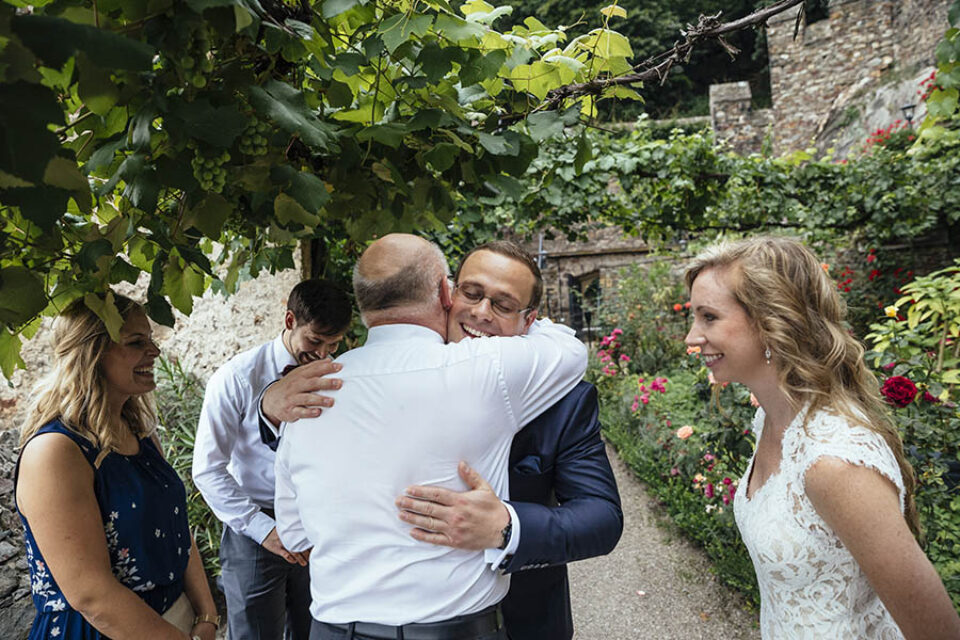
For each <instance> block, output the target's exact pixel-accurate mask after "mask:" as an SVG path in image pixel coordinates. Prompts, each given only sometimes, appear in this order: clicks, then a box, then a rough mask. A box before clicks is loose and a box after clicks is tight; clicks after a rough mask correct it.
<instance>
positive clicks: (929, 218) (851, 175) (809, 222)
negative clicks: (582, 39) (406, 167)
mask: <svg viewBox="0 0 960 640" xmlns="http://www.w3.org/2000/svg"><path fill="white" fill-rule="evenodd" d="M645 123H646V121H645V120H643V119H641V120H640V121H639V122H638V124H637V127H636V128H635V129H634V130H632V131H629V132H625V133H621V134H609V133H604V132H595V131H585V132H580V133H572V132H571V133H568V134H566V135H567V139H566V142H565V143H563V144H560V143H554V144H549V145H546V146H545V147H544V148H543V149H542V150H541V153H540V155H539V156H538V157H537V158H536V159H535V160H534V161H533V162H532V163H531V165H530V168H529V169H528V170H527V172H526V174H525V176H524V177H523V181H522V183H521V184H520V185H519V186H518V187H517V189H518V190H519V191H520V192H522V194H523V195H522V196H521V197H520V198H518V199H517V200H516V201H514V200H507V199H506V198H503V199H501V200H493V199H489V198H483V199H476V200H474V201H468V202H467V203H466V204H465V205H464V207H463V209H464V211H466V212H470V211H474V210H477V211H479V210H481V209H483V208H484V207H490V206H491V205H493V206H497V207H499V208H500V209H499V211H498V212H497V213H496V215H497V216H499V219H506V220H508V221H509V224H510V225H511V226H512V227H513V228H514V229H515V230H516V231H517V232H519V233H526V234H530V233H532V232H533V231H534V230H535V229H538V228H543V227H553V228H554V229H558V230H563V231H565V232H567V234H568V235H569V236H575V235H576V234H577V233H578V232H582V231H585V230H587V229H589V228H590V225H591V224H597V225H609V224H616V225H621V226H622V227H623V228H624V229H625V230H626V231H628V232H632V233H638V234H640V235H642V236H643V238H644V239H645V240H647V241H648V242H652V243H655V242H656V241H657V240H658V239H661V240H677V239H683V238H686V237H688V236H691V235H693V234H695V233H697V232H700V233H704V234H714V233H723V232H747V231H753V230H774V229H792V230H795V231H796V232H797V233H801V234H808V235H810V236H811V237H814V238H829V237H832V236H836V235H837V234H842V233H848V232H849V233H855V234H858V235H859V237H860V238H861V239H862V240H863V242H865V243H868V244H872V245H876V244H880V243H883V242H885V241H888V240H892V239H896V238H906V237H916V236H921V235H923V234H925V233H929V232H931V231H933V230H935V229H945V230H947V232H948V233H950V231H949V230H950V229H952V228H957V226H958V222H960V154H958V153H943V154H939V155H936V156H932V157H924V158H920V157H917V156H915V155H911V154H909V153H908V152H906V151H905V150H904V149H902V148H896V147H885V146H880V145H876V146H873V147H871V148H870V149H869V150H868V152H867V153H865V154H864V155H862V156H859V157H856V158H851V159H849V160H843V161H835V160H834V159H832V158H830V157H823V158H816V157H814V156H813V155H811V154H810V153H807V152H795V153H793V154H790V155H788V156H785V157H782V158H771V157H768V156H765V155H760V154H754V155H750V156H746V157H744V156H738V155H736V154H733V153H730V152H728V151H727V150H726V149H724V148H723V147H718V146H717V145H716V144H715V142H714V140H713V136H712V134H711V133H710V132H702V131H701V132H693V133H683V132H681V131H675V132H674V133H673V134H672V135H670V136H669V137H668V138H667V139H661V138H657V137H655V136H654V134H653V133H652V132H651V131H650V130H649V129H648V128H647V126H646V124H645Z"/></svg>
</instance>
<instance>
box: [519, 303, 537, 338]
mask: <svg viewBox="0 0 960 640" xmlns="http://www.w3.org/2000/svg"><path fill="white" fill-rule="evenodd" d="M536 319H537V310H536V309H534V310H533V311H528V312H527V317H526V318H525V319H524V321H523V331H522V332H521V333H526V332H527V331H529V330H530V325H532V324H533V321H534V320H536Z"/></svg>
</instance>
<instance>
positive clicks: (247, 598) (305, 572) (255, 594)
mask: <svg viewBox="0 0 960 640" xmlns="http://www.w3.org/2000/svg"><path fill="white" fill-rule="evenodd" d="M220 566H221V569H222V572H223V576H222V580H223V590H224V594H225V595H226V599H227V630H228V633H229V637H230V640H283V639H284V638H285V639H286V640H308V639H309V637H310V624H311V622H312V618H311V616H310V570H309V567H301V566H300V565H298V564H290V563H289V562H287V561H286V560H284V559H283V558H281V557H280V556H278V555H276V554H274V553H271V552H270V551H267V550H266V549H264V548H263V547H262V546H260V545H259V544H257V543H256V542H254V541H253V540H251V539H250V538H248V537H247V536H245V535H242V534H239V533H237V532H235V531H233V530H232V529H231V528H230V527H226V526H225V527H224V528H223V539H222V540H221V542H220ZM284 629H286V633H284Z"/></svg>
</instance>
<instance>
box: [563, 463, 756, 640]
mask: <svg viewBox="0 0 960 640" xmlns="http://www.w3.org/2000/svg"><path fill="white" fill-rule="evenodd" d="M607 454H608V455H609V457H610V463H611V464H612V465H613V470H614V473H615V475H616V477H617V484H618V485H619V487H620V498H621V500H622V502H623V519H624V528H623V537H622V538H621V539H620V543H619V544H618V545H617V548H616V549H614V550H613V552H612V553H611V554H609V555H607V556H602V557H600V558H592V559H590V560H583V561H581V562H574V563H573V564H571V565H570V581H571V587H570V588H571V593H572V600H573V620H574V626H575V628H576V630H577V631H576V635H575V638H576V639H577V640H647V639H649V640H674V639H675V640H694V639H698V638H702V639H704V640H707V639H709V640H754V639H758V638H760V631H759V629H757V622H756V621H757V617H756V615H755V614H753V613H749V612H747V611H746V610H744V608H743V600H742V598H740V597H739V595H738V594H736V593H735V592H733V591H732V590H731V589H729V588H727V587H725V586H723V585H721V584H720V583H718V582H717V581H716V579H715V578H714V577H713V576H712V575H711V574H710V572H709V567H710V561H709V560H708V559H707V557H706V556H705V555H704V554H703V552H702V551H700V550H699V549H697V548H696V547H694V546H693V545H691V544H689V543H687V542H686V541H685V540H683V539H682V538H681V537H680V535H679V533H676V532H674V531H671V530H670V524H669V520H668V518H667V516H666V515H665V514H663V512H662V511H661V510H660V508H659V507H658V506H657V503H656V501H655V500H654V499H653V498H651V497H650V496H649V495H647V493H646V491H645V490H644V487H643V485H642V484H641V483H640V481H639V480H637V478H636V477H635V476H634V475H633V473H632V472H631V471H630V469H629V468H628V467H627V466H626V465H625V464H624V463H623V462H622V461H621V460H620V458H619V456H617V454H616V451H615V450H614V449H613V448H612V447H610V446H609V445H608V447H607ZM638 592H640V593H638ZM641 593H642V595H641Z"/></svg>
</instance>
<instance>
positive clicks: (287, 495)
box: [273, 442, 313, 551]
mask: <svg viewBox="0 0 960 640" xmlns="http://www.w3.org/2000/svg"><path fill="white" fill-rule="evenodd" d="M285 444H286V443H285V442H281V443H280V447H279V449H278V450H277V457H276V460H275V461H274V463H273V472H274V476H275V477H276V492H275V494H274V498H273V508H274V509H275V511H276V514H277V534H278V535H279V536H280V542H282V543H283V546H284V547H285V548H286V549H287V550H289V551H306V550H307V549H310V548H311V547H313V543H311V542H310V539H309V538H308V537H307V532H306V529H304V527H303V522H302V521H301V520H300V510H299V508H298V507H297V497H296V489H295V488H294V486H293V480H292V478H291V477H290V470H289V469H288V468H287V460H286V459H287V456H288V455H289V454H288V453H287V452H288V450H289V448H290V447H289V446H284V445H285Z"/></svg>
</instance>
